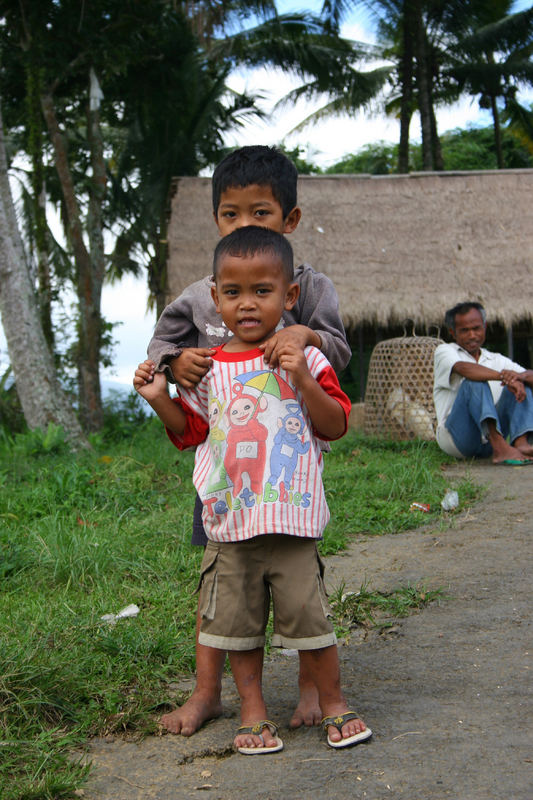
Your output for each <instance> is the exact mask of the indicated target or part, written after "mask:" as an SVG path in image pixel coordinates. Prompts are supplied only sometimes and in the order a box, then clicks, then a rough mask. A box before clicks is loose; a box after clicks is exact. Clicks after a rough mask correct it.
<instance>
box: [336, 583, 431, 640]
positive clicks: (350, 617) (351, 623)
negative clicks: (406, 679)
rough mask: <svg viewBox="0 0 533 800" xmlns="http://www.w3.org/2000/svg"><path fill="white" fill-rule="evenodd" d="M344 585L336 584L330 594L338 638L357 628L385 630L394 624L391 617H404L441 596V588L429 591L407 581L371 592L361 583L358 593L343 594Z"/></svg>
mask: <svg viewBox="0 0 533 800" xmlns="http://www.w3.org/2000/svg"><path fill="white" fill-rule="evenodd" d="M344 588H345V587H344V586H340V587H339V588H338V589H337V591H336V592H335V594H334V596H333V597H330V603H331V607H332V609H333V612H334V614H335V619H336V633H337V636H339V637H343V636H344V637H345V636H348V635H349V633H350V631H351V630H353V629H354V628H358V627H360V628H366V629H370V628H378V629H379V630H385V629H387V628H390V627H392V626H393V625H394V620H395V619H398V618H400V617H407V616H408V615H409V614H411V613H412V612H413V611H418V610H420V609H421V608H425V607H426V606H427V605H429V604H430V603H434V602H437V601H439V600H440V599H441V598H442V597H443V592H442V589H431V590H429V589H427V588H426V587H425V586H423V585H422V586H412V585H411V584H410V583H408V584H407V585H406V586H399V587H397V588H396V589H393V590H392V591H390V592H379V591H374V590H372V591H371V590H370V588H369V587H368V586H367V585H364V586H361V588H360V590H359V591H358V592H346V593H345V592H344Z"/></svg>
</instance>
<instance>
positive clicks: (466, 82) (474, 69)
mask: <svg viewBox="0 0 533 800" xmlns="http://www.w3.org/2000/svg"><path fill="white" fill-rule="evenodd" d="M512 5H513V2H512V0H493V2H491V3H486V2H481V0H477V2H471V3H470V6H471V8H470V10H469V13H468V14H465V15H464V16H463V17H459V18H456V19H455V20H453V21H451V26H450V27H451V31H450V32H451V34H452V36H453V40H452V44H451V47H450V48H449V49H448V51H447V63H446V65H445V67H444V69H443V72H444V74H445V75H446V76H447V78H448V79H451V80H452V81H456V83H457V92H458V93H468V94H470V95H472V96H474V97H478V98H479V105H480V107H481V108H488V109H490V111H491V114H492V120H493V126H494V142H495V147H496V154H497V162H498V167H499V168H500V169H503V167H504V166H505V165H504V159H503V151H502V141H501V129H500V111H499V108H498V99H499V98H502V99H504V101H505V102H506V103H507V102H510V103H511V102H512V101H513V100H514V98H515V95H516V92H517V89H518V87H519V85H520V84H524V83H525V84H529V85H531V84H532V83H533V64H532V61H531V57H532V54H533V7H532V8H529V9H527V10H526V11H522V12H518V13H516V14H511V13H510V11H511V8H512Z"/></svg>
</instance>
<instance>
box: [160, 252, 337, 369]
mask: <svg viewBox="0 0 533 800" xmlns="http://www.w3.org/2000/svg"><path fill="white" fill-rule="evenodd" d="M294 280H295V281H296V282H297V283H299V284H300V296H299V298H298V300H297V302H296V305H295V306H294V308H293V309H292V310H291V311H285V312H284V313H283V318H282V319H283V323H284V324H285V325H297V324H299V325H307V327H308V328H312V330H314V331H315V332H316V333H318V335H319V336H320V338H321V340H322V347H321V350H322V352H323V353H324V355H325V356H326V358H327V359H328V361H329V362H330V364H331V365H332V366H333V369H334V370H335V371H337V372H338V371H339V370H341V369H343V368H344V367H345V366H346V364H347V363H348V361H349V360H350V355H351V352H350V348H349V346H348V343H347V341H346V334H345V332H344V326H343V324H342V320H341V317H340V313H339V300H338V297H337V292H336V291H335V287H334V286H333V283H332V282H331V281H330V279H329V278H328V277H326V275H324V274H322V273H321V272H315V270H314V269H312V267H310V266H309V265H308V264H303V265H301V266H299V267H297V268H296V269H295V271H294ZM212 286H213V280H212V278H211V277H206V278H202V280H200V281H196V283H193V284H191V285H190V286H188V287H187V289H185V291H184V292H182V294H181V295H180V296H179V297H178V298H176V300H174V301H173V302H172V303H170V304H169V305H168V306H167V307H166V308H165V310H164V311H163V313H162V314H161V316H160V318H159V321H158V323H157V325H156V327H155V330H154V335H153V337H152V339H151V341H150V343H149V345H148V357H149V358H150V359H152V361H154V362H155V363H156V366H157V368H159V369H161V370H164V371H165V373H166V374H167V377H168V379H169V380H172V381H174V379H173V377H172V373H171V372H170V368H168V361H169V360H170V359H172V358H176V356H179V354H180V353H181V351H182V350H183V348H185V347H215V346H216V345H220V344H223V343H224V342H227V341H228V339H230V338H231V333H230V331H228V329H227V328H226V326H225V325H224V323H223V322H222V319H221V317H220V314H218V313H217V310H216V308H215V304H214V302H213V299H212V297H211V287H212Z"/></svg>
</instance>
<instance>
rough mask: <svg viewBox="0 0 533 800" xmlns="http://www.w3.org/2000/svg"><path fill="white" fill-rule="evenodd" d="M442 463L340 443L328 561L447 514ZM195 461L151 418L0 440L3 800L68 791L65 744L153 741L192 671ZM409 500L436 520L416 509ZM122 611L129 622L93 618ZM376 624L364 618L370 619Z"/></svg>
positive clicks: (73, 770) (424, 455)
mask: <svg viewBox="0 0 533 800" xmlns="http://www.w3.org/2000/svg"><path fill="white" fill-rule="evenodd" d="M445 461H447V459H446V457H445V456H443V454H442V453H440V451H439V450H438V448H437V447H436V446H435V445H434V444H432V443H420V442H411V443H401V444H398V443H391V442H382V441H376V440H369V439H364V438H362V437H359V436H357V437H356V436H355V435H354V434H349V435H348V436H347V437H345V439H343V440H342V441H341V442H338V443H335V444H334V446H333V452H332V453H331V454H330V455H328V456H327V457H326V459H325V462H326V468H325V482H326V487H327V495H328V502H329V504H330V509H331V514H332V521H331V523H330V525H329V527H328V529H327V531H326V535H325V538H324V541H323V542H322V544H321V548H322V551H323V553H324V554H328V553H332V552H335V551H337V550H339V549H340V548H342V547H343V546H345V544H346V543H347V541H348V540H349V539H350V537H352V536H353V535H355V534H364V535H379V534H382V533H391V532H400V531H402V530H404V529H406V528H409V527H411V528H412V527H415V526H417V525H418V524H420V522H426V521H427V519H428V517H431V516H433V517H434V519H435V520H436V519H437V518H441V519H442V517H443V514H442V511H441V510H440V505H439V503H440V499H441V498H442V496H443V495H444V491H445V488H446V481H445V477H444V475H443V473H442V470H441V465H442V464H443V463H444V462H445ZM192 466H193V454H191V453H178V451H177V450H175V449H174V448H173V447H172V446H171V445H170V443H168V442H167V441H166V439H165V436H164V434H163V433H162V431H161V427H160V425H159V423H158V422H157V421H156V420H148V421H145V422H139V423H138V424H135V425H133V424H132V425H130V426H129V427H128V426H126V425H123V426H122V430H121V436H120V437H114V438H113V437H107V438H106V439H104V438H102V437H95V438H94V440H93V450H91V451H90V452H83V453H79V454H78V455H76V456H73V455H72V454H70V453H69V452H68V450H67V449H66V448H65V446H64V444H63V439H62V436H61V432H60V431H57V430H53V429H49V430H48V431H47V432H45V433H44V434H42V433H39V432H37V433H36V432H33V433H30V434H25V435H20V436H17V437H15V438H12V437H9V436H7V435H6V434H5V433H4V434H2V435H0V486H1V487H2V492H1V494H0V608H1V614H0V796H1V797H2V798H3V800H22V798H25V799H26V798H34V799H35V800H37V798H42V799H43V800H44V799H45V798H54V800H56V799H57V798H62V797H71V796H73V792H74V791H75V790H76V789H77V788H79V787H80V786H81V785H82V784H83V781H84V779H85V776H86V773H87V770H86V767H85V766H82V765H81V764H80V763H77V762H76V761H75V760H74V761H73V760H72V758H71V753H72V751H73V748H74V747H75V746H76V745H79V744H81V743H83V742H84V741H86V740H87V738H88V737H90V736H93V735H97V734H98V735H102V734H105V733H116V732H128V733H130V734H131V735H142V734H144V733H146V732H150V731H153V730H155V725H156V720H157V718H158V716H159V715H160V713H161V708H163V707H164V704H165V701H166V700H167V699H168V694H169V688H168V687H169V683H171V682H172V681H174V680H175V679H176V676H177V675H179V674H189V673H191V672H192V671H193V668H194V619H195V605H196V598H195V596H194V590H195V588H196V582H197V580H198V574H199V565H200V561H201V556H202V553H201V549H200V548H193V547H192V546H191V545H190V543H189V541H190V528H191V520H192V509H193V504H194V492H193V489H192V484H191V473H192ZM454 488H457V489H458V491H459V496H460V498H461V506H463V505H464V504H467V503H470V502H471V501H472V500H473V499H474V498H475V496H476V489H475V487H473V486H471V485H470V484H462V485H459V486H455V487H454ZM413 501H419V502H424V503H430V504H431V508H432V511H431V512H430V514H428V515H425V514H421V513H420V512H418V513H412V512H410V511H409V506H410V504H411V502H413ZM403 591H405V589H404V590H403ZM351 602H352V601H350V604H348V605H347V604H346V603H345V604H344V605H343V606H342V607H341V608H339V611H338V614H339V621H338V624H339V625H340V626H344V627H346V626H348V627H349V626H350V625H353V624H360V622H358V619H357V615H356V614H355V612H353V609H352V610H350V609H351ZM397 602H398V600H397ZM130 603H135V604H136V605H137V606H139V608H140V613H139V615H138V616H137V617H136V618H132V619H126V620H121V621H119V622H117V623H116V624H115V625H110V624H109V623H107V622H104V621H103V620H102V619H101V617H102V616H103V615H104V614H107V613H110V612H114V613H116V612H117V611H119V610H120V609H121V608H123V607H124V606H126V605H129V604H130ZM362 607H363V606H361V608H362ZM348 612H349V613H352V618H350V619H351V621H347V620H349V617H348V616H347V614H348ZM358 613H359V612H358ZM361 613H363V612H361ZM376 613H377V612H376V610H375V608H374V606H372V607H371V610H370V611H368V612H367V611H365V612H364V613H363V617H364V614H366V615H367V616H366V620H367V621H366V623H364V624H368V620H369V619H371V618H372V619H374V618H375V616H376ZM363 621H364V620H363Z"/></svg>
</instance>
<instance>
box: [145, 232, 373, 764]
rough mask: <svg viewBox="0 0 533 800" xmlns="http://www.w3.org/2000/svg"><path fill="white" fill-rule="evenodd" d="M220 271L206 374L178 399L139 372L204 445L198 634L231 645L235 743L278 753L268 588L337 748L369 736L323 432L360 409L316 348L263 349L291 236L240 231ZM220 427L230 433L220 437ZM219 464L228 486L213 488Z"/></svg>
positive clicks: (178, 437)
mask: <svg viewBox="0 0 533 800" xmlns="http://www.w3.org/2000/svg"><path fill="white" fill-rule="evenodd" d="M214 277H215V287H214V288H213V289H212V297H213V300H214V302H215V304H216V307H217V310H218V311H219V312H220V313H221V315H222V318H223V320H224V322H225V324H226V325H227V326H228V328H229V330H231V331H232V333H233V337H232V338H231V340H230V341H229V343H228V344H225V345H222V346H221V347H220V348H217V350H216V351H215V352H214V354H213V365H212V368H211V369H210V370H209V373H208V374H207V375H206V376H205V377H204V378H203V379H202V381H200V383H199V384H198V387H197V388H196V389H195V390H193V391H183V392H182V393H181V395H180V398H179V399H178V400H177V401H176V402H174V401H172V400H171V399H170V397H169V395H168V393H167V388H166V379H165V378H164V377H163V376H161V375H155V376H154V381H153V383H147V382H146V378H144V377H143V372H145V374H146V375H147V376H148V377H149V375H150V371H149V370H150V362H148V363H147V362H145V364H141V365H140V366H139V369H138V370H137V372H136V376H135V380H134V385H135V388H136V389H137V391H139V393H140V394H142V395H143V396H144V397H145V398H146V399H147V400H148V402H149V403H150V404H151V405H152V407H153V408H154V410H155V411H156V412H157V414H158V415H159V417H160V418H161V419H162V420H163V422H164V423H165V425H166V426H167V429H168V430H169V433H170V435H171V438H172V439H173V441H174V442H175V443H176V444H177V446H178V447H180V448H186V447H190V446H195V445H196V446H197V450H196V458H195V468H194V476H193V480H194V484H195V486H196V489H197V491H198V494H199V496H200V497H201V500H202V504H203V520H204V524H205V528H206V531H207V534H208V537H209V543H208V545H207V548H206V552H205V555H204V559H203V563H202V580H201V591H200V604H199V605H200V608H201V609H202V619H201V627H200V637H199V639H200V642H201V643H202V644H203V645H204V646H208V647H210V648H212V649H215V648H218V649H219V650H221V651H222V652H224V650H226V649H227V650H228V651H229V653H228V654H229V659H230V664H231V668H232V672H233V676H234V679H235V683H236V685H237V689H238V691H239V695H240V698H241V723H242V725H241V727H240V728H239V730H238V731H237V735H236V737H235V741H234V744H235V747H236V748H237V749H238V750H239V751H240V752H241V753H245V754H256V753H273V752H275V751H276V750H279V749H281V747H282V746H283V745H282V742H281V740H280V739H279V738H278V736H277V726H276V725H275V724H274V723H272V722H270V721H269V720H268V718H267V710H266V706H265V702H264V699H263V695H262V689H261V681H262V666H263V647H264V635H265V628H266V624H267V621H268V608H269V601H270V596H272V598H273V604H274V636H273V640H272V643H273V645H274V646H279V647H296V648H297V649H298V650H299V651H300V659H301V662H302V664H303V665H304V666H305V669H306V671H307V673H308V675H309V676H310V678H311V680H312V681H313V683H314V685H315V686H316V687H317V689H318V695H319V702H320V707H321V709H322V713H323V715H324V719H323V720H322V724H323V726H324V729H325V730H326V732H327V736H328V744H329V745H330V746H331V747H345V746H347V745H349V744H356V743H357V742H360V741H363V740H364V739H368V738H369V736H371V731H370V729H369V728H367V727H366V725H365V724H364V722H363V721H362V720H361V719H359V717H358V715H357V714H356V713H355V712H352V711H349V709H348V706H347V705H346V701H345V699H344V696H343V694H342V691H341V688H340V672H339V662H338V653H337V647H336V639H335V634H334V631H333V627H332V625H331V622H330V620H329V609H328V606H327V601H326V597H325V590H324V586H323V581H322V576H321V568H320V563H319V559H318V555H317V552H316V540H317V539H318V538H320V537H321V535H322V531H323V529H324V527H325V525H326V523H327V521H328V519H329V512H328V508H327V504H326V499H325V495H324V489H323V486H322V481H321V471H322V453H321V451H320V447H319V444H318V441H317V439H318V438H320V439H336V438H339V437H340V436H342V435H343V434H344V433H345V432H346V427H347V418H348V414H349V411H350V405H351V404H350V401H349V399H348V397H347V396H346V395H345V394H344V393H343V392H342V390H341V388H340V386H339V384H338V380H337V378H336V376H335V373H334V372H333V370H332V369H331V367H330V365H329V363H328V361H327V359H326V358H325V357H324V356H323V355H322V354H321V353H320V352H319V351H318V350H317V349H316V348H313V347H308V348H305V351H303V350H302V349H301V348H299V347H298V346H295V345H294V344H292V343H289V342H285V343H283V344H282V345H280V347H279V351H278V360H279V367H277V368H276V369H274V370H272V369H269V368H268V365H266V364H265V359H264V355H263V352H262V350H261V346H262V345H264V344H265V342H267V341H268V340H269V339H270V338H271V336H272V334H273V333H274V331H275V330H276V327H277V325H278V323H279V320H280V318H281V314H282V312H283V311H284V310H290V309H292V308H293V306H294V305H295V303H296V301H297V299H298V294H299V287H298V284H297V283H295V282H294V280H293V263H292V249H291V247H290V245H289V244H288V242H287V241H286V240H285V239H284V238H283V236H280V235H279V234H277V233H275V232H273V231H270V230H264V229H263V228H259V227H245V228H242V229H240V230H237V231H235V232H234V233H232V234H231V235H229V236H227V237H225V238H224V239H223V240H222V241H221V242H220V243H219V245H218V246H217V248H216V251H215V259H214ZM214 399H216V401H217V403H218V404H219V406H220V407H222V409H223V415H222V417H223V420H222V422H221V421H220V417H218V418H217V419H216V421H215V422H213V417H212V415H211V413H210V411H211V407H212V403H213V400H214ZM214 427H216V428H217V429H218V433H221V434H222V436H223V438H222V439H221V437H220V436H219V435H218V434H217V436H216V437H213V436H212V432H213V428H214ZM279 434H281V439H282V440H283V442H281V440H280V438H279ZM282 444H284V445H285V447H284V448H283V447H282V446H280V445H282ZM289 451H291V452H289ZM291 455H295V459H294V460H293V459H291V458H289V457H290V456H291ZM221 460H222V462H223V464H224V467H225V474H224V480H223V481H222V482H220V481H219V480H216V481H215V482H214V483H213V475H217V474H219V463H220V461H221ZM283 470H284V481H282V480H281V477H280V474H281V471H283ZM222 483H224V485H222ZM295 578H296V580H295Z"/></svg>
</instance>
